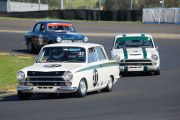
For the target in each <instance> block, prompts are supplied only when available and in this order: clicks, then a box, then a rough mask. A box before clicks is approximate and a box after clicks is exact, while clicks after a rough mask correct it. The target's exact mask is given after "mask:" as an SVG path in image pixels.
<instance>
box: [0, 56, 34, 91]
mask: <svg viewBox="0 0 180 120" xmlns="http://www.w3.org/2000/svg"><path fill="white" fill-rule="evenodd" d="M33 63H34V60H33V59H25V58H24V59H23V58H18V57H15V56H1V55H0V92H2V91H6V90H8V89H14V88H16V87H17V85H18V81H17V79H16V73H17V72H18V71H19V70H20V69H22V68H24V67H27V66H29V65H32V64H33Z"/></svg>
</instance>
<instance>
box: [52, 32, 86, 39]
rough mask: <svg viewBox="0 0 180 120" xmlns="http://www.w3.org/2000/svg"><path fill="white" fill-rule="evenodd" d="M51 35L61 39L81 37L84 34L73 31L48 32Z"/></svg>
mask: <svg viewBox="0 0 180 120" xmlns="http://www.w3.org/2000/svg"><path fill="white" fill-rule="evenodd" d="M49 34H50V35H52V36H55V37H61V38H62V39H71V40H72V39H83V38H84V36H83V35H81V34H78V33H74V32H54V33H49Z"/></svg>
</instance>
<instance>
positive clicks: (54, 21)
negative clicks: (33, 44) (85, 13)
mask: <svg viewBox="0 0 180 120" xmlns="http://www.w3.org/2000/svg"><path fill="white" fill-rule="evenodd" d="M37 23H44V24H48V23H67V24H72V23H70V22H67V21H61V20H43V21H39V22H37Z"/></svg>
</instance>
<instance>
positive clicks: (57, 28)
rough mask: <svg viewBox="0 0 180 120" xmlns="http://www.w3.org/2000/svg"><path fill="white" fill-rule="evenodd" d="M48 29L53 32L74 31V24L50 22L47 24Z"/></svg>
mask: <svg viewBox="0 0 180 120" xmlns="http://www.w3.org/2000/svg"><path fill="white" fill-rule="evenodd" d="M47 31H51V32H63V31H74V30H73V26H72V24H67V23H50V24H48V25H47Z"/></svg>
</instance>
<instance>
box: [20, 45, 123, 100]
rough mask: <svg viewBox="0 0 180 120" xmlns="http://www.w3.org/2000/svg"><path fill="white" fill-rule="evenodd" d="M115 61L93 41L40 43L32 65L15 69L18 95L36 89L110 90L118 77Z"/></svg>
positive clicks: (28, 94)
mask: <svg viewBox="0 0 180 120" xmlns="http://www.w3.org/2000/svg"><path fill="white" fill-rule="evenodd" d="M119 72H120V71H119V63H118V62H117V61H115V60H108V57H107V55H106V52H105V50H104V48H103V46H101V45H99V44H93V43H57V44H50V45H46V46H44V47H43V48H42V49H41V51H40V53H39V56H38V58H37V60H36V62H35V63H34V65H32V66H29V67H26V68H23V69H21V70H20V71H18V73H17V80H18V83H19V85H18V87H17V91H18V96H19V98H20V99H30V97H31V95H33V94H38V93H57V94H59V93H75V94H76V95H77V96H80V97H83V96H85V95H86V93H87V92H91V91H96V90H101V89H102V90H104V91H107V92H110V91H111V90H112V88H113V84H115V83H116V82H117V80H118V79H119V78H120V76H119Z"/></svg>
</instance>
